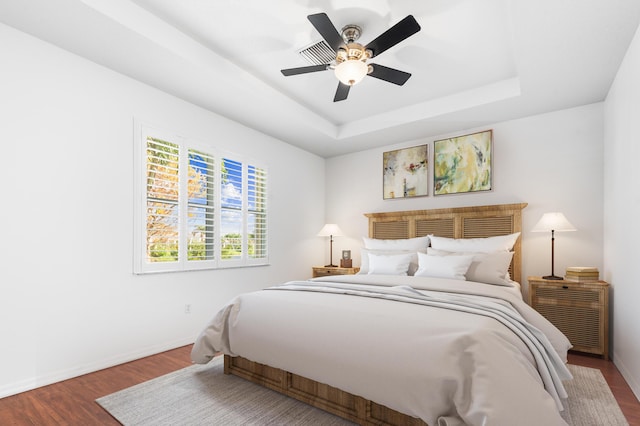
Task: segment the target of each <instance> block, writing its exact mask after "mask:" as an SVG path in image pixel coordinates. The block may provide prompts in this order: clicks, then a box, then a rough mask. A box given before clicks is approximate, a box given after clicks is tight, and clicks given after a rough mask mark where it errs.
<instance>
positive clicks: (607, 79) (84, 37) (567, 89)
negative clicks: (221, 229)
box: [0, 0, 640, 157]
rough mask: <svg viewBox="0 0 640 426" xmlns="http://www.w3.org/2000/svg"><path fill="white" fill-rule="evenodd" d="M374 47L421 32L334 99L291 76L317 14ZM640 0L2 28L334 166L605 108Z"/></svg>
mask: <svg viewBox="0 0 640 426" xmlns="http://www.w3.org/2000/svg"><path fill="white" fill-rule="evenodd" d="M320 12H325V13H327V15H328V16H329V18H330V19H331V20H332V22H333V23H334V25H335V26H336V28H337V29H338V31H339V30H340V29H341V28H342V27H343V26H345V25H347V24H356V25H359V26H360V27H361V28H362V30H363V34H362V36H361V38H360V40H359V42H361V43H363V44H366V43H368V42H369V41H371V40H373V39H374V38H375V37H377V36H378V35H379V34H381V33H382V32H384V31H385V30H386V29H388V28H390V27H391V26H393V25H394V24H395V23H397V22H398V21H400V20H401V19H402V18H404V17H405V16H407V15H409V14H411V15H413V16H414V17H415V18H416V20H417V21H418V23H419V24H420V26H421V27H422V30H421V31H420V32H418V33H417V34H415V35H413V36H411V37H410V38H408V39H406V40H404V41H403V42H401V43H400V44H398V45H396V46H394V47H393V48H391V49H389V50H387V51H386V52H383V53H382V54H380V56H378V57H376V58H374V60H373V62H374V63H378V64H380V65H385V66H388V67H392V68H396V69H400V70H403V71H406V72H409V73H411V74H412V77H411V78H410V79H409V81H408V82H407V83H406V84H405V85H404V86H396V85H394V84H390V83H387V82H384V81H381V80H378V79H375V78H371V77H365V79H364V80H363V81H362V82H361V83H359V84H358V85H356V86H354V87H352V89H351V91H350V92H349V97H348V99H347V100H346V101H342V102H337V103H334V102H333V95H334V93H335V90H336V87H337V80H336V78H335V76H334V75H333V72H332V71H324V72H317V73H311V74H304V75H297V76H291V77H284V76H283V75H282V74H281V73H280V69H283V68H293V67H298V66H305V65H308V63H306V62H304V61H303V60H302V58H301V57H300V56H299V55H298V51H299V50H300V49H302V48H305V47H307V46H308V45H310V44H312V43H315V42H317V41H320V40H321V36H320V35H319V34H318V33H317V31H316V30H315V29H314V28H313V26H312V25H311V23H310V22H309V21H308V20H307V15H309V14H314V13H320ZM639 19H640V1H638V0H421V1H418V0H332V1H331V0H270V1H265V0H244V1H240V0H224V1H223V0H181V1H175V0H84V1H81V0H0V22H4V23H6V24H8V25H10V26H13V27H15V28H17V29H20V30H22V31H25V32H27V33H30V34H33V35H34V36H36V37H39V38H41V39H43V40H46V41H49V42H51V43H53V44H55V45H58V46H60V47H62V48H64V49H66V50H69V51H71V52H74V53H76V54H78V55H81V56H83V57H86V58H87V59H89V60H91V61H94V62H96V63H99V64H102V65H104V66H106V67H109V68H111V69H113V70H115V71H118V72H121V73H123V74H125V75H128V76H131V77H133V78H135V79H137V80H140V81H142V82H145V83H147V84H149V85H151V86H154V87H157V88H159V89H161V90H164V91H166V92H168V93H171V94H173V95H175V96H178V97H180V98H182V99H185V100H187V101H189V102H192V103H194V104H196V105H199V106H201V107H203V108H206V109H209V110H211V111H213V112H216V113H218V114H220V115H223V116H226V117H229V118H231V119H233V120H236V121H238V122H241V123H243V124H246V125H248V126H250V127H253V128H255V129H257V130H259V131H262V132H264V133H266V134H269V135H272V136H273V137H275V138H278V139H281V140H283V141H285V142H288V143H290V144H293V145H296V146H299V147H300V148H302V149H305V150H307V151H310V152H313V153H316V154H318V155H320V156H323V157H331V156H335V155H340V154H345V153H350V152H355V151H360V150H363V149H368V148H374V147H380V146H384V145H389V144H393V143H399V142H403V141H409V140H414V139H420V138H428V137H430V136H435V135H441V134H444V133H450V132H459V131H463V130H464V129H468V128H472V127H477V126H483V125H486V124H491V123H495V122H499V121H504V120H509V119H514V118H518V117H524V116H528V115H531V114H538V113H544V112H548V111H554V110H558V109H563V108H569V107H573V106H578V105H584V104H589V103H593V102H599V101H602V100H604V98H605V96H606V94H607V91H608V89H609V87H610V85H611V83H612V81H613V78H614V77H615V73H616V71H617V69H618V67H619V65H620V62H621V60H622V58H623V56H624V53H625V52H626V50H627V47H628V45H629V43H630V41H631V39H632V37H633V35H634V33H635V31H636V28H637V27H638V22H639Z"/></svg>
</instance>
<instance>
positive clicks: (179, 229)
mask: <svg viewBox="0 0 640 426" xmlns="http://www.w3.org/2000/svg"><path fill="white" fill-rule="evenodd" d="M139 127H140V137H139V138H138V141H139V142H138V143H139V145H138V149H137V150H136V170H137V172H136V176H137V178H136V183H135V185H136V193H137V194H138V196H139V202H137V203H136V204H135V206H136V218H137V220H136V225H135V228H136V238H135V239H134V241H135V251H134V253H135V259H134V271H135V272H136V273H147V272H164V271H184V270H193V269H211V268H219V267H228V266H248V265H264V264H267V262H268V258H267V247H268V241H267V210H266V198H267V172H266V169H265V168H260V167H256V166H252V165H247V163H246V162H243V161H239V160H238V159H237V158H235V159H230V158H226V157H225V158H222V157H221V156H218V155H216V153H215V152H214V150H213V149H211V148H206V147H203V146H201V145H200V146H198V145H199V144H197V143H196V142H195V141H191V140H189V139H185V138H183V137H180V136H178V135H176V134H174V133H166V132H162V131H159V130H157V129H153V128H149V127H145V126H141V125H140V126H139ZM230 157H233V156H230Z"/></svg>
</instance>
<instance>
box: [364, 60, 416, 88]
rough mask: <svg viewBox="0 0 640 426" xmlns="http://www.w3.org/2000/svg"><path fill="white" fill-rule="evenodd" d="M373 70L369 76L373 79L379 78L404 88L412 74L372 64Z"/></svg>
mask: <svg viewBox="0 0 640 426" xmlns="http://www.w3.org/2000/svg"><path fill="white" fill-rule="evenodd" d="M370 65H371V68H373V70H372V71H371V72H370V73H369V74H368V75H369V76H371V77H375V78H379V79H380V80H384V81H388V82H389V83H393V84H397V85H398V86H402V85H403V84H405V83H406V82H407V80H409V77H411V74H409V73H408V72H404V71H400V70H396V69H394V68H389V67H385V66H384V65H378V64H370Z"/></svg>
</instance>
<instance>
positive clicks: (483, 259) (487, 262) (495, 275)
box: [427, 247, 513, 287]
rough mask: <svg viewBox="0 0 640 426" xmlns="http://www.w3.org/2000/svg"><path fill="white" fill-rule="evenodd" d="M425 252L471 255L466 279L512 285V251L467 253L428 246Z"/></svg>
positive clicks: (439, 254) (440, 254) (438, 254)
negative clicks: (510, 266)
mask: <svg viewBox="0 0 640 426" xmlns="http://www.w3.org/2000/svg"><path fill="white" fill-rule="evenodd" d="M427 253H428V254H430V255H434V256H473V261H472V262H471V265H469V269H468V270H467V273H466V274H465V276H466V277H467V281H476V282H480V283H485V284H495V285H502V286H507V287H513V284H512V282H511V278H510V277H509V265H510V264H511V259H512V258H513V252H512V251H497V252H493V253H469V252H451V251H444V250H436V249H432V248H431V247H429V248H428V249H427Z"/></svg>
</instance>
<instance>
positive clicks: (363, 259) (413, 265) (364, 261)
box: [358, 248, 427, 275]
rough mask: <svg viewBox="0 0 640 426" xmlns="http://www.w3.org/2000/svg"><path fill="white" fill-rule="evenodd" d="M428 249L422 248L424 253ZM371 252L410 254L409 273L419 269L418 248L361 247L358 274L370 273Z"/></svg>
mask: <svg viewBox="0 0 640 426" xmlns="http://www.w3.org/2000/svg"><path fill="white" fill-rule="evenodd" d="M426 251H427V250H426V249H422V251H421V252H422V253H426ZM369 253H372V254H386V255H393V254H410V255H411V262H410V263H409V269H408V270H407V275H413V274H415V273H416V271H417V270H418V253H417V251H416V250H372V249H366V248H363V249H360V271H358V275H367V274H368V273H369Z"/></svg>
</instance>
